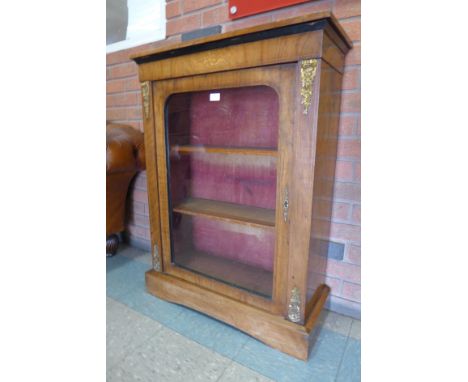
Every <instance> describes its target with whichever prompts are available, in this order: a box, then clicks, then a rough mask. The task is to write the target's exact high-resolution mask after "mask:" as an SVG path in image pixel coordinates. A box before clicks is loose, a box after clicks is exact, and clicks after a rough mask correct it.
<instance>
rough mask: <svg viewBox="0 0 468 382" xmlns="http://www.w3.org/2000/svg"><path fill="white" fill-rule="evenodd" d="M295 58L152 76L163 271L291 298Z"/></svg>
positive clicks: (271, 305)
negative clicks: (159, 78) (290, 196)
mask: <svg viewBox="0 0 468 382" xmlns="http://www.w3.org/2000/svg"><path fill="white" fill-rule="evenodd" d="M296 69H297V66H296V65H295V64H286V65H276V66H269V67H259V68H252V69H244V70H237V71H228V72H221V73H213V74H207V75H199V76H192V77H183V78H178V79H171V80H164V81H156V82H154V83H153V87H152V89H151V90H152V94H153V107H154V116H155V117H154V118H155V120H154V128H155V131H154V135H155V145H156V153H157V174H158V188H159V190H158V194H159V213H160V227H161V248H158V250H159V252H160V253H161V254H162V265H163V267H162V268H163V269H162V270H163V271H164V272H166V273H168V274H171V275H173V276H176V277H179V278H182V279H184V280H187V281H190V282H193V283H196V284H197V285H201V286H203V287H205V288H208V289H210V290H214V291H218V292H220V293H222V294H224V295H227V296H229V297H232V298H234V299H237V300H239V301H242V302H246V303H248V304H251V305H254V306H257V307H260V308H263V309H265V310H268V311H271V312H275V313H278V314H284V313H285V307H286V306H287V291H286V290H285V287H284V286H285V285H286V283H287V277H288V276H287V273H288V272H287V270H288V251H289V248H288V232H289V228H288V218H287V214H288V205H287V203H288V201H287V199H288V182H289V176H290V164H291V156H292V153H291V149H290V147H291V146H290V139H291V128H292V125H293V109H294V108H293V97H294V87H295V86H294V83H295V78H296Z"/></svg>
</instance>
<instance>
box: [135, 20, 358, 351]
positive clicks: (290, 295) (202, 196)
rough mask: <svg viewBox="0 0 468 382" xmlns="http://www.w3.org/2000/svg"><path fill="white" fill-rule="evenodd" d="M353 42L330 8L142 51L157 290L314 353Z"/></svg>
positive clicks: (278, 344)
mask: <svg viewBox="0 0 468 382" xmlns="http://www.w3.org/2000/svg"><path fill="white" fill-rule="evenodd" d="M350 48H351V42H350V41H349V39H348V37H347V36H346V34H345V33H344V31H343V30H342V28H341V27H340V25H339V24H338V22H337V21H336V19H335V18H334V16H333V15H332V14H331V13H329V12H322V13H315V14H309V15H305V16H300V17H295V18H292V19H288V20H282V21H279V22H274V23H270V24H267V25H262V26H257V27H251V28H248V29H243V30H238V31H234V32H230V33H225V34H220V35H216V36H210V37H206V38H201V39H197V40H193V41H190V42H183V43H178V44H176V45H173V46H169V47H167V46H166V47H164V48H162V49H157V50H150V51H146V52H143V53H141V54H138V55H136V56H133V57H132V59H133V60H135V61H136V63H137V64H138V69H139V78H140V82H141V88H142V99H143V119H144V128H145V146H146V163H147V179H148V198H149V208H150V223H151V243H152V247H153V269H152V270H150V271H148V272H147V273H146V286H147V289H148V291H149V292H150V293H152V294H154V295H156V296H158V297H159V298H162V299H165V300H167V301H171V302H174V303H177V304H181V305H185V306H187V307H190V308H192V309H195V310H198V311H200V312H203V313H206V314H208V315H210V316H212V317H215V318H217V319H219V320H221V321H224V322H226V323H228V324H230V325H232V326H234V327H236V328H238V329H240V330H242V331H244V332H246V333H248V334H250V335H252V336H253V337H256V338H258V339H259V340H261V341H263V342H264V343H266V344H268V345H270V346H272V347H274V348H276V349H279V350H281V351H283V352H285V353H288V354H290V355H292V356H294V357H297V358H300V359H303V360H306V359H307V358H308V351H309V334H310V332H311V330H312V328H313V326H314V324H315V322H316V320H317V318H318V316H319V313H320V311H321V309H322V307H323V305H324V303H325V301H326V299H327V296H328V294H329V292H330V288H329V287H328V286H327V285H325V276H324V275H325V269H324V268H325V266H326V256H323V255H322V254H320V253H318V250H317V248H318V247H320V246H316V245H313V243H314V241H320V240H322V241H323V240H327V239H329V236H330V218H331V205H332V203H331V200H332V198H333V179H334V172H335V164H336V150H337V135H338V125H339V114H340V113H339V112H340V110H339V108H340V92H341V82H342V76H343V64H344V57H345V55H346V53H347V51H348V50H349V49H350Z"/></svg>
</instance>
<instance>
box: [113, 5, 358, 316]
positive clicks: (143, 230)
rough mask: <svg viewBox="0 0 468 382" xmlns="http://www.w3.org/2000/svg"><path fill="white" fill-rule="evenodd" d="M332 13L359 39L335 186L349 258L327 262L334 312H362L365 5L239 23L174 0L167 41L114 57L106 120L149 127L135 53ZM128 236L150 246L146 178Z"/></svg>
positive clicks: (346, 87) (137, 188) (336, 222)
mask: <svg viewBox="0 0 468 382" xmlns="http://www.w3.org/2000/svg"><path fill="white" fill-rule="evenodd" d="M322 10H332V11H333V13H334V14H335V16H336V17H337V18H338V20H339V21H340V23H341V25H342V26H343V28H344V29H345V30H346V32H347V33H348V35H349V37H350V38H351V40H353V43H354V48H353V49H352V50H351V51H350V52H349V53H348V55H347V57H346V68H345V74H344V79H343V94H342V105H341V123H340V138H339V149H338V155H339V158H338V163H337V169H336V170H337V171H336V175H337V179H336V182H335V202H334V217H333V221H332V230H331V233H332V241H334V242H337V243H343V244H344V245H345V249H344V257H343V259H342V260H335V259H328V267H327V273H328V279H327V281H328V282H329V284H330V286H332V297H331V299H330V301H329V307H330V309H332V310H336V311H339V312H345V313H346V312H347V313H349V314H352V315H359V313H360V306H361V305H360V301H361V286H360V284H361V276H360V274H361V272H360V271H361V268H360V264H361V252H360V249H361V248H360V243H361V238H360V235H361V185H360V181H361V162H360V157H361V127H360V108H361V90H360V89H361V87H360V80H361V43H360V40H361V16H360V15H361V5H360V0H327V1H325V0H321V1H311V2H308V3H303V4H299V5H296V6H292V7H287V8H283V9H279V10H275V11H271V12H268V13H264V14H260V15H255V16H251V17H247V18H243V19H239V20H236V21H234V22H231V21H229V18H228V1H227V0H167V4H166V18H167V24H166V35H167V37H168V38H167V39H166V40H164V41H160V42H155V43H152V44H147V45H144V46H142V47H137V48H132V49H128V50H124V51H120V52H115V53H110V54H108V55H107V119H108V120H112V121H116V122H120V123H129V124H131V125H133V126H135V127H136V128H138V129H140V130H142V129H143V127H142V116H141V105H140V91H139V82H138V77H137V70H136V65H135V64H133V63H132V62H131V61H130V60H129V58H128V57H129V55H130V54H131V53H134V52H137V51H139V50H143V49H147V48H148V47H151V46H161V45H165V44H167V43H168V42H169V43H172V42H175V41H180V40H181V34H182V33H185V32H191V31H194V30H198V29H201V28H207V27H210V26H216V25H220V26H221V28H222V31H223V32H226V31H231V30H235V29H239V28H244V27H248V26H253V25H258V24H262V23H266V22H270V21H274V20H279V19H282V18H285V17H291V16H295V15H300V14H304V13H309V12H313V11H322ZM128 203H129V206H130V208H129V216H128V230H127V236H128V239H129V241H130V242H131V243H132V244H133V245H136V246H139V247H142V248H149V228H148V227H149V221H148V202H147V193H146V174H145V173H142V174H140V175H139V176H138V177H137V179H136V180H135V182H134V184H133V186H132V189H131V192H130V196H129V200H128Z"/></svg>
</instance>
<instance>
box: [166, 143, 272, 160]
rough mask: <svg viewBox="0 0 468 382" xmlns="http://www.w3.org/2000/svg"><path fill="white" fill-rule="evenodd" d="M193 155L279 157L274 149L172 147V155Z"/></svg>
mask: <svg viewBox="0 0 468 382" xmlns="http://www.w3.org/2000/svg"><path fill="white" fill-rule="evenodd" d="M191 153H211V154H237V155H261V156H272V157H276V156H278V151H277V150H276V149H274V148H254V147H218V146H196V145H176V146H171V154H191Z"/></svg>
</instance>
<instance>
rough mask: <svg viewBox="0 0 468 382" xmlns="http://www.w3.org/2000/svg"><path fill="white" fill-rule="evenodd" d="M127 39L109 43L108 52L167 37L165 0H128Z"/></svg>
mask: <svg viewBox="0 0 468 382" xmlns="http://www.w3.org/2000/svg"><path fill="white" fill-rule="evenodd" d="M127 6H128V27H127V38H126V40H123V41H119V42H116V43H113V44H109V45H107V48H106V51H107V53H110V52H115V51H118V50H122V49H127V48H131V47H134V46H138V45H142V44H146V43H149V42H152V41H157V40H163V39H164V38H165V37H166V1H165V0H128V1H127Z"/></svg>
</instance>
